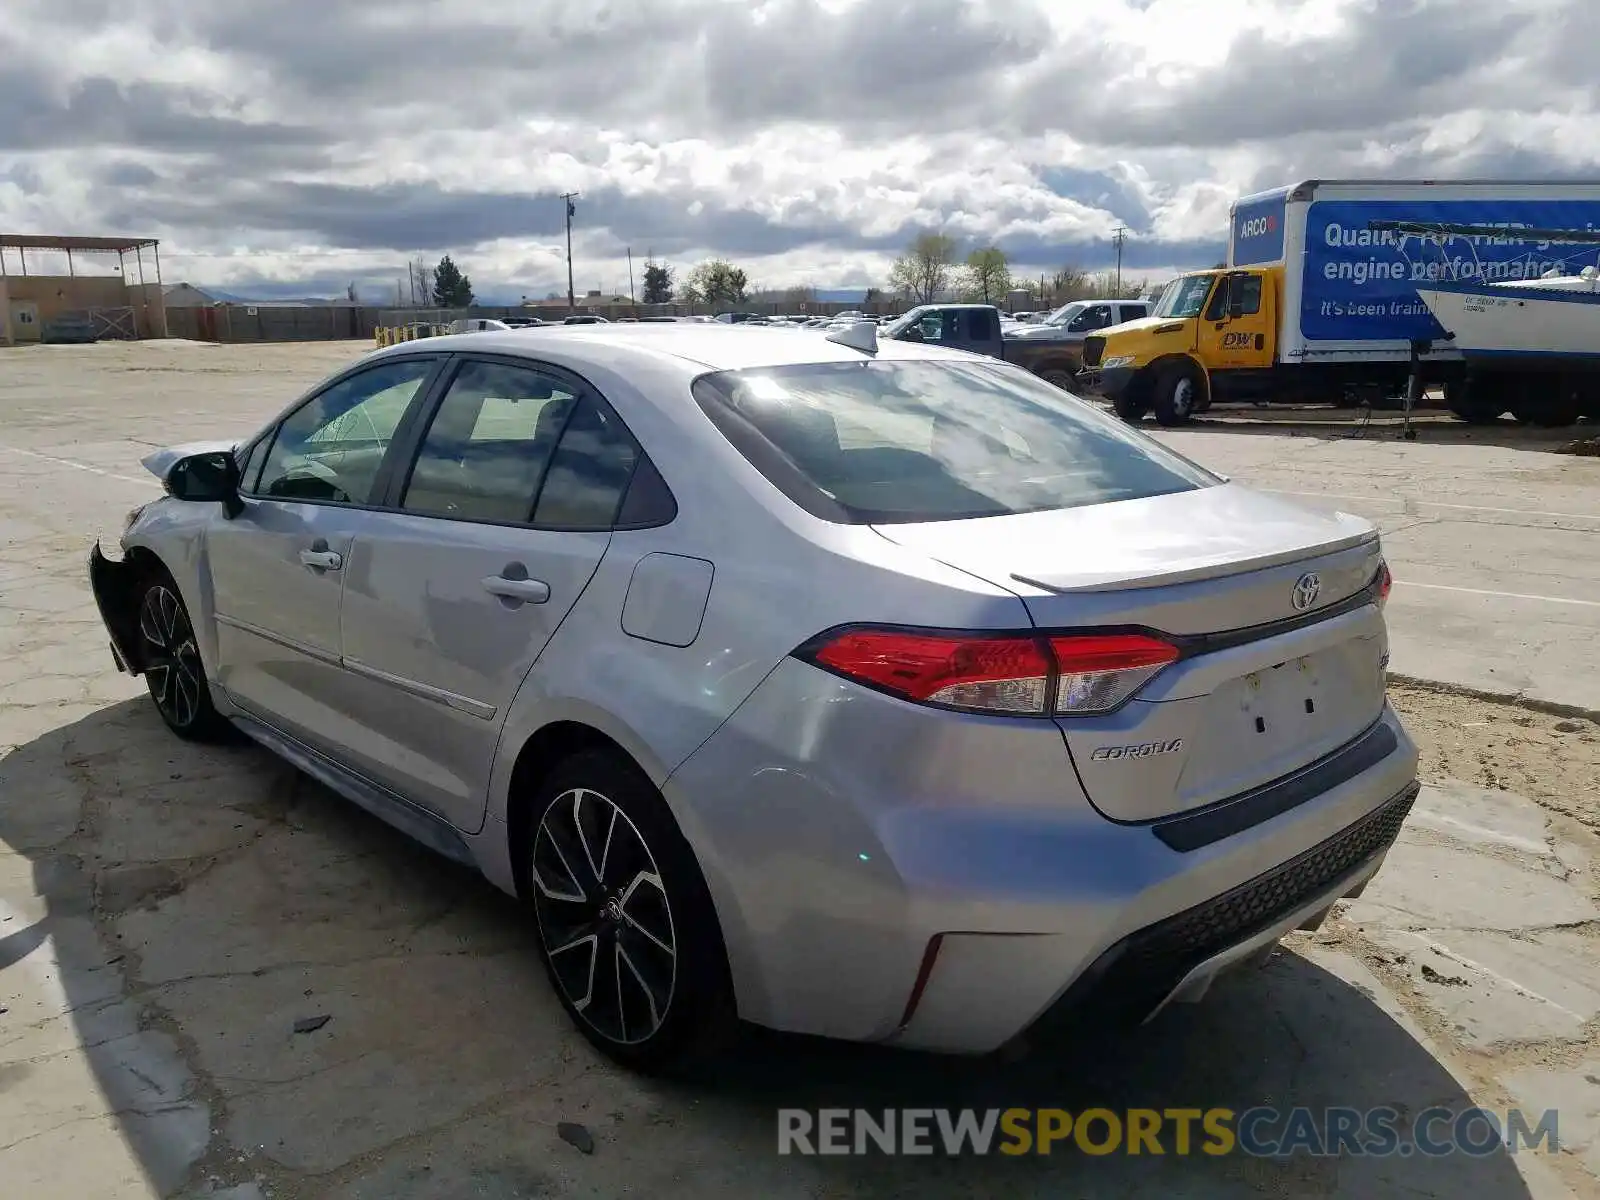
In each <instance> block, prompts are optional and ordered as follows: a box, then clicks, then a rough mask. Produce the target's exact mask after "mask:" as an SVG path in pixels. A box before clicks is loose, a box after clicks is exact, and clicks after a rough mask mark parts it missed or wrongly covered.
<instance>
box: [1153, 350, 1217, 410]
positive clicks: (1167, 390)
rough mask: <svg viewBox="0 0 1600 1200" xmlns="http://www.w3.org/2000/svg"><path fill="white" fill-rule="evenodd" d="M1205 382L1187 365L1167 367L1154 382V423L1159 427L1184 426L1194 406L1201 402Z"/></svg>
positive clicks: (1197, 372)
mask: <svg viewBox="0 0 1600 1200" xmlns="http://www.w3.org/2000/svg"><path fill="white" fill-rule="evenodd" d="M1205 388H1206V385H1205V380H1203V379H1202V378H1201V377H1200V372H1199V371H1197V370H1195V368H1194V367H1192V366H1190V365H1189V364H1187V363H1179V364H1176V365H1174V366H1171V367H1168V368H1167V369H1166V370H1165V371H1163V372H1162V373H1161V375H1160V377H1159V378H1157V380H1156V395H1155V406H1154V407H1155V410H1156V422H1157V423H1158V424H1161V425H1184V424H1187V423H1188V421H1189V418H1190V417H1191V416H1193V415H1194V413H1195V410H1196V406H1197V405H1199V404H1200V403H1202V402H1203V397H1204V394H1205Z"/></svg>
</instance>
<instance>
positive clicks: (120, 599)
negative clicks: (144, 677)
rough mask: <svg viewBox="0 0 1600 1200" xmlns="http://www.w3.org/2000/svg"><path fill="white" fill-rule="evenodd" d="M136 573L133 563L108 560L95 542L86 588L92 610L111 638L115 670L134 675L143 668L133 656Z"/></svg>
mask: <svg viewBox="0 0 1600 1200" xmlns="http://www.w3.org/2000/svg"><path fill="white" fill-rule="evenodd" d="M139 583H140V575H139V569H138V568H137V567H136V566H134V565H133V564H132V563H129V562H127V561H126V560H124V561H120V562H119V561H116V560H114V559H109V558H107V557H106V556H105V553H104V552H103V551H102V550H101V549H100V543H99V542H96V543H95V544H94V547H93V549H91V550H90V551H89V587H90V590H92V591H93V592H94V603H95V607H96V608H98V609H99V610H100V620H101V621H102V622H103V623H104V624H105V627H106V633H107V634H109V635H110V638H111V657H112V660H113V661H114V662H115V663H116V664H117V670H119V671H121V672H123V673H125V674H130V675H137V674H138V673H139V672H140V671H141V670H143V666H142V664H141V663H140V661H139V659H138V657H137V656H136V655H135V654H134V653H133V649H134V647H136V646H137V645H138V644H139V643H138V623H139V610H138V604H139Z"/></svg>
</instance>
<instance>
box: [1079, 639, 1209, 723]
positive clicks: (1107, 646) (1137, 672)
mask: <svg viewBox="0 0 1600 1200" xmlns="http://www.w3.org/2000/svg"><path fill="white" fill-rule="evenodd" d="M1050 649H1051V651H1052V652H1053V653H1054V656H1055V662H1056V673H1057V674H1056V704H1055V708H1056V712H1058V713H1101V712H1109V711H1110V710H1111V709H1113V708H1116V707H1117V706H1118V705H1119V704H1121V703H1122V702H1123V701H1124V700H1127V699H1128V698H1129V697H1131V696H1132V695H1133V694H1134V693H1135V692H1137V691H1138V690H1139V689H1140V688H1142V687H1143V686H1144V685H1145V684H1147V683H1149V682H1150V681H1151V680H1152V679H1154V678H1155V677H1156V676H1157V675H1158V674H1160V673H1161V669H1162V668H1163V667H1165V666H1166V665H1167V664H1168V663H1171V662H1175V661H1177V658H1178V648H1177V647H1176V646H1174V645H1172V643H1170V642H1163V641H1162V640H1161V639H1159V638H1153V637H1147V636H1145V635H1144V634H1139V633H1113V634H1106V635H1103V636H1093V635H1087V636H1078V637H1055V638H1051V639H1050Z"/></svg>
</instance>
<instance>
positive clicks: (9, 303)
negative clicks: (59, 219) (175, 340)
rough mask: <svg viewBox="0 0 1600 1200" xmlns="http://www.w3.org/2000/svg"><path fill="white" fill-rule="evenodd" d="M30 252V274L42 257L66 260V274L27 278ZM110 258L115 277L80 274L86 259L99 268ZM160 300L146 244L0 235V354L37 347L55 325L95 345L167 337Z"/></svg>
mask: <svg viewBox="0 0 1600 1200" xmlns="http://www.w3.org/2000/svg"><path fill="white" fill-rule="evenodd" d="M30 251H31V252H32V253H33V255H34V263H33V265H34V266H35V267H37V266H38V265H39V262H40V258H39V255H40V252H47V253H49V254H50V255H51V257H52V258H53V259H56V258H60V257H64V258H65V261H66V266H67V273H66V274H65V275H58V274H46V275H41V274H38V273H37V271H35V270H30V267H29V262H28V254H29V252H30ZM74 253H76V254H77V255H78V256H79V257H78V259H77V260H76V261H75V260H74V259H73V254H74ZM112 254H115V255H116V256H117V266H118V274H116V275H96V274H88V275H83V274H79V273H78V270H77V267H78V264H79V263H81V262H82V261H83V260H84V258H85V257H87V256H92V257H93V258H96V259H101V260H103V259H104V258H105V257H108V256H109V255H112ZM147 271H149V272H150V274H149V276H148V278H147V276H146V272H147ZM161 293H162V288H161V259H160V256H159V254H158V252H157V243H156V241H155V240H154V239H152V238H115V237H55V236H43V235H38V236H35V235H28V234H14V233H4V234H0V346H13V345H17V344H19V343H26V342H38V341H42V340H43V339H44V336H45V332H46V329H47V327H49V326H50V325H52V324H55V323H61V324H70V325H71V326H72V327H73V328H74V330H81V331H83V332H85V333H90V334H93V335H94V336H96V337H100V338H159V337H166V336H167V310H166V305H165V304H164V302H163V300H162V294H161Z"/></svg>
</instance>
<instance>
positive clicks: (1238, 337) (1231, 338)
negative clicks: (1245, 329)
mask: <svg viewBox="0 0 1600 1200" xmlns="http://www.w3.org/2000/svg"><path fill="white" fill-rule="evenodd" d="M1254 338H1255V334H1253V333H1225V334H1223V335H1222V348H1223V349H1224V350H1248V349H1249V348H1250V343H1251V341H1252V340H1253V339H1254Z"/></svg>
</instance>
